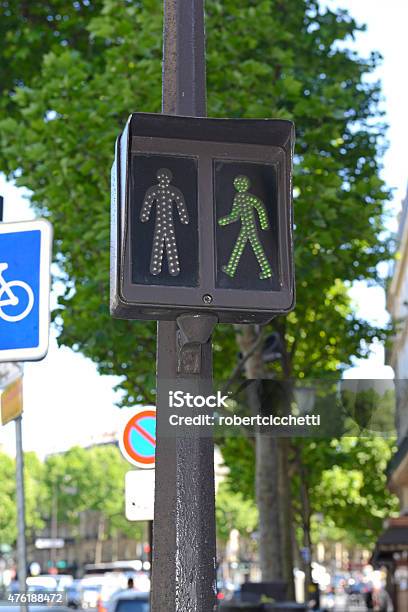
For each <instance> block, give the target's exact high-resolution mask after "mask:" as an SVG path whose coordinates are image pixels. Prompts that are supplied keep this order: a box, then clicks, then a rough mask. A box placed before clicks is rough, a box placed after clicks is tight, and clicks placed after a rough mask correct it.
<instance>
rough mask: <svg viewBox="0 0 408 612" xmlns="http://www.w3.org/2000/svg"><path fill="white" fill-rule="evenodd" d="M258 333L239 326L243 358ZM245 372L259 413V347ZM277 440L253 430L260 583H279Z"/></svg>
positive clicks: (261, 372) (250, 397) (261, 368)
mask: <svg viewBox="0 0 408 612" xmlns="http://www.w3.org/2000/svg"><path fill="white" fill-rule="evenodd" d="M258 337H259V332H258V331H257V328H256V327H255V326H254V325H243V326H240V328H239V329H238V333H237V342H238V345H239V348H240V350H241V352H242V354H243V355H246V354H247V353H248V352H249V351H250V350H251V349H252V348H253V346H254V344H255V343H256V341H257V339H258ZM245 373H246V377H247V378H248V379H249V380H253V381H255V382H254V383H253V384H252V385H250V387H249V390H248V401H249V404H250V408H251V412H252V414H258V413H259V412H260V397H259V385H258V384H257V382H256V381H261V380H262V378H264V374H265V372H264V365H263V360H262V347H261V346H259V347H258V349H257V350H256V351H254V353H253V354H252V355H251V357H250V358H249V359H248V360H247V361H246V363H245ZM278 456H279V455H278V440H277V438H274V437H271V436H268V435H266V436H265V435H261V433H260V431H256V479H255V487H256V501H257V505H258V510H259V557H260V567H261V573H262V580H263V581H267V582H269V581H274V580H282V579H283V577H284V575H283V564H282V546H281V538H280V536H281V532H280V520H279V492H278V463H279V459H278Z"/></svg>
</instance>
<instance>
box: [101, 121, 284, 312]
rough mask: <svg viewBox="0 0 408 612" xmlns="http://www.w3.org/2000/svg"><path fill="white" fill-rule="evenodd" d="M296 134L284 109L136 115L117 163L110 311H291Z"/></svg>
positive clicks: (120, 146)
mask: <svg viewBox="0 0 408 612" xmlns="http://www.w3.org/2000/svg"><path fill="white" fill-rule="evenodd" d="M293 145H294V126H293V124H292V123H291V122H290V121H283V120H274V119H271V120H257V119H202V118H191V117H178V116H166V115H154V114H144V113H135V114H133V115H131V116H130V118H129V121H128V123H127V125H126V128H125V130H124V132H123V133H122V135H121V136H120V137H119V139H118V141H117V143H116V155H115V162H114V165H113V168H112V257H111V311H112V314H113V316H115V317H119V318H125V319H164V320H173V319H175V318H176V317H177V316H178V315H180V314H182V313H189V312H210V313H213V314H216V315H217V316H218V320H219V321H220V322H229V323H253V322H267V321H268V320H270V319H271V318H272V317H273V316H274V315H276V314H281V313H286V312H288V311H290V310H291V309H292V308H293V306H294V270H293V242H292V193H291V191H292V156H293Z"/></svg>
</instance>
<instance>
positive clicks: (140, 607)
mask: <svg viewBox="0 0 408 612" xmlns="http://www.w3.org/2000/svg"><path fill="white" fill-rule="evenodd" d="M107 612H150V595H149V593H140V591H135V590H133V589H127V590H126V591H120V592H119V593H115V594H114V595H113V597H112V598H111V599H110V601H109V604H108V610H107Z"/></svg>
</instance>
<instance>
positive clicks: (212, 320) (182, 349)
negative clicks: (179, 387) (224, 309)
mask: <svg viewBox="0 0 408 612" xmlns="http://www.w3.org/2000/svg"><path fill="white" fill-rule="evenodd" d="M217 322H218V317H217V316H215V315H212V314H191V315H190V314H183V315H180V316H179V317H177V325H178V330H177V373H178V374H181V375H184V376H192V375H198V374H201V369H202V348H203V345H204V344H206V343H207V342H208V341H209V339H210V337H211V334H212V332H213V330H214V327H215V325H216V324H217Z"/></svg>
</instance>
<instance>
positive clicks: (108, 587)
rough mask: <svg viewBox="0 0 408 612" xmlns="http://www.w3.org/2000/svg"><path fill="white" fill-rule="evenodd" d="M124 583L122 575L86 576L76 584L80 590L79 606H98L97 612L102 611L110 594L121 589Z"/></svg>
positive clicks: (85, 607) (87, 607) (86, 607)
mask: <svg viewBox="0 0 408 612" xmlns="http://www.w3.org/2000/svg"><path fill="white" fill-rule="evenodd" d="M125 584H126V582H124V576H123V575H113V574H106V575H103V574H101V575H96V576H86V577H85V578H83V579H82V580H81V581H80V584H79V586H78V588H79V590H80V591H81V607H82V608H84V609H89V608H98V610H99V612H103V610H105V609H106V607H107V605H108V601H109V600H110V598H111V597H112V595H113V594H114V593H116V592H117V591H120V590H122V589H123V588H124V586H125Z"/></svg>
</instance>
